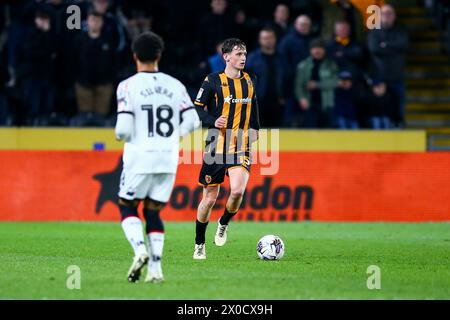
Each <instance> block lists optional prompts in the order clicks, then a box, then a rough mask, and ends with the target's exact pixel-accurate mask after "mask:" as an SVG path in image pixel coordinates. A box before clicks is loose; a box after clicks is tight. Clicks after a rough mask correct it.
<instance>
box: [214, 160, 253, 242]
mask: <svg viewBox="0 0 450 320" xmlns="http://www.w3.org/2000/svg"><path fill="white" fill-rule="evenodd" d="M228 176H229V177H230V189H231V191H230V196H229V197H228V200H227V204H226V205H225V211H224V213H223V215H222V217H221V218H220V219H219V221H218V223H217V230H216V235H215V237H214V243H215V244H216V246H219V247H221V246H223V245H225V243H226V241H227V229H228V223H229V222H230V220H231V218H232V217H233V216H234V215H235V214H236V213H237V211H238V210H239V207H240V206H241V203H242V199H243V197H244V192H245V188H246V187H247V182H248V179H249V173H248V171H247V170H246V169H245V168H243V167H233V168H231V169H230V170H228Z"/></svg>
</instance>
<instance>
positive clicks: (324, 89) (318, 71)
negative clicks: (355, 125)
mask: <svg viewBox="0 0 450 320" xmlns="http://www.w3.org/2000/svg"><path fill="white" fill-rule="evenodd" d="M310 52H311V55H310V57H309V58H307V59H306V60H304V61H302V62H300V63H299V65H298V67H297V74H296V79H295V96H296V98H297V102H298V106H299V107H300V108H301V109H302V110H304V111H305V112H304V115H303V121H302V126H303V127H306V128H330V127H333V126H334V122H335V121H334V117H333V107H334V90H335V88H336V85H337V83H338V67H337V65H336V64H335V62H334V61H333V60H332V59H328V58H326V54H325V43H324V41H323V40H321V39H315V40H313V41H311V44H310Z"/></svg>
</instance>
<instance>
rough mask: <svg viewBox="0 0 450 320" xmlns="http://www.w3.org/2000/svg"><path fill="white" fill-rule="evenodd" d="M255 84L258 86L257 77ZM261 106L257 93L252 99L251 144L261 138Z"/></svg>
mask: <svg viewBox="0 0 450 320" xmlns="http://www.w3.org/2000/svg"><path fill="white" fill-rule="evenodd" d="M252 80H253V83H254V84H256V81H257V79H256V76H253V77H252ZM259 123H260V122H259V105H258V99H257V97H256V92H254V93H253V97H252V112H251V113H250V128H249V136H250V143H253V142H255V141H256V140H258V138H259V129H260V124H259Z"/></svg>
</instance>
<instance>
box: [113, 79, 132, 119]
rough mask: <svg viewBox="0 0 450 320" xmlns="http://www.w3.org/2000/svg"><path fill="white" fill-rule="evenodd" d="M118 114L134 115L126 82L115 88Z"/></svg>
mask: <svg viewBox="0 0 450 320" xmlns="http://www.w3.org/2000/svg"><path fill="white" fill-rule="evenodd" d="M120 113H129V114H132V115H134V110H133V106H132V104H131V99H130V91H129V88H128V82H121V83H120V84H119V86H118V87H117V114H120Z"/></svg>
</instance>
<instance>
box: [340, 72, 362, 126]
mask: <svg viewBox="0 0 450 320" xmlns="http://www.w3.org/2000/svg"><path fill="white" fill-rule="evenodd" d="M357 96H358V95H357V92H355V87H354V86H353V79H352V74H351V73H350V72H349V71H341V72H340V73H339V81H338V86H337V88H336V91H335V93H334V101H335V102H334V110H335V115H336V121H337V127H338V128H340V129H358V128H359V125H358V121H357V118H358V113H357Z"/></svg>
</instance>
